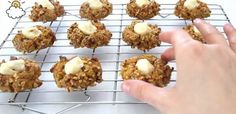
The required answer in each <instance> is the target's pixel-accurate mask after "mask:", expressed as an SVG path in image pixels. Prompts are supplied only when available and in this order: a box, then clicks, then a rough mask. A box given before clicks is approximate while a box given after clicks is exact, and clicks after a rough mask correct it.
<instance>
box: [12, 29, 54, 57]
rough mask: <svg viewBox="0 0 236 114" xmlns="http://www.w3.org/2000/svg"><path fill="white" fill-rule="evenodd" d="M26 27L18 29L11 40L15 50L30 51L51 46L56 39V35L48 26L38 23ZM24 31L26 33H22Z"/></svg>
mask: <svg viewBox="0 0 236 114" xmlns="http://www.w3.org/2000/svg"><path fill="white" fill-rule="evenodd" d="M26 29H27V30H26ZM26 29H24V30H22V31H19V32H18V34H16V36H15V37H14V39H13V41H12V42H13V45H14V46H15V48H16V50H18V51H19V52H23V53H25V52H27V53H31V52H33V51H37V50H41V49H44V48H47V47H50V46H52V45H53V43H54V41H55V40H56V37H55V35H54V33H53V31H52V30H51V29H50V28H47V27H43V26H40V25H38V26H36V27H31V28H26ZM24 31H26V32H27V33H26V32H25V33H24ZM36 32H37V33H36Z"/></svg>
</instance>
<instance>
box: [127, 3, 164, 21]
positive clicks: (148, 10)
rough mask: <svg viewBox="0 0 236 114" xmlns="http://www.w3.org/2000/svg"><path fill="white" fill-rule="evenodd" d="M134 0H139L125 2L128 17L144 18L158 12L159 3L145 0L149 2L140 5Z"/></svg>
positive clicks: (151, 16) (148, 17)
mask: <svg viewBox="0 0 236 114" xmlns="http://www.w3.org/2000/svg"><path fill="white" fill-rule="evenodd" d="M136 1H139V0H130V3H128V4H127V9H126V11H127V13H128V15H129V16H130V17H135V18H138V19H140V20H146V19H150V18H153V17H154V16H156V15H158V14H159V11H160V5H159V4H158V3H156V2H155V1H154V0H146V1H149V2H148V3H147V4H143V5H141V6H139V5H138V4H137V2H136Z"/></svg>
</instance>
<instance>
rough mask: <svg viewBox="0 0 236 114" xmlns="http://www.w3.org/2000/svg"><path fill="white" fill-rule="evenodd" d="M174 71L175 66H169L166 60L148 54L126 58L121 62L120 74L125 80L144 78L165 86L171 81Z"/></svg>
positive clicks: (146, 80)
mask: <svg viewBox="0 0 236 114" xmlns="http://www.w3.org/2000/svg"><path fill="white" fill-rule="evenodd" d="M147 62H149V63H147ZM148 64H150V65H151V66H150V65H148ZM150 69H151V70H150ZM147 71H149V72H147ZM172 71H173V68H171V67H170V66H168V65H167V62H166V61H164V60H162V59H159V58H157V57H155V56H153V55H148V54H146V55H140V56H135V57H132V58H129V59H127V60H125V61H124V62H123V63H122V64H121V73H120V74H121V76H122V78H123V79H124V80H143V81H145V82H148V83H151V84H153V85H155V86H159V87H165V86H166V85H167V84H168V83H169V82H170V78H171V72H172Z"/></svg>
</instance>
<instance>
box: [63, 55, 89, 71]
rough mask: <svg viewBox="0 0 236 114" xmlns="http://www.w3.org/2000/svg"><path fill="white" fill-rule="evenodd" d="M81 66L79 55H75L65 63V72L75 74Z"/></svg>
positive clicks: (82, 64) (82, 63)
mask: <svg viewBox="0 0 236 114" xmlns="http://www.w3.org/2000/svg"><path fill="white" fill-rule="evenodd" d="M83 66H84V62H83V61H82V60H81V59H80V57H75V58H73V59H71V60H70V61H68V62H67V63H66V64H65V73H66V74H76V73H78V72H79V71H80V70H81V68H82V67H83Z"/></svg>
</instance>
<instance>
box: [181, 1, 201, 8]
mask: <svg viewBox="0 0 236 114" xmlns="http://www.w3.org/2000/svg"><path fill="white" fill-rule="evenodd" d="M198 6H199V3H198V0H186V1H185V2H184V7H186V8H188V9H190V10H191V9H194V8H196V7H198Z"/></svg>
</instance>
